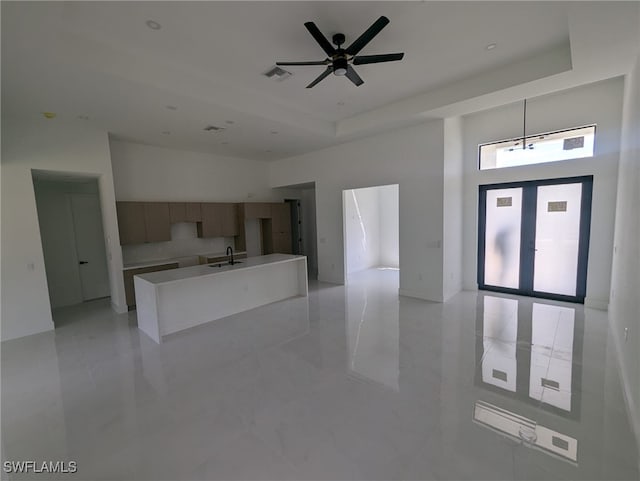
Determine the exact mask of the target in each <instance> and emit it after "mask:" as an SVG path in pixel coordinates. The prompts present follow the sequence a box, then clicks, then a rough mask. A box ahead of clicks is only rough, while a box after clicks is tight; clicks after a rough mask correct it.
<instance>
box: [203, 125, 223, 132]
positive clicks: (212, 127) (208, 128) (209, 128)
mask: <svg viewBox="0 0 640 481" xmlns="http://www.w3.org/2000/svg"><path fill="white" fill-rule="evenodd" d="M203 130H204V131H205V132H220V131H221V130H224V127H216V126H215V125H207V126H206V127H205V128H204V129H203Z"/></svg>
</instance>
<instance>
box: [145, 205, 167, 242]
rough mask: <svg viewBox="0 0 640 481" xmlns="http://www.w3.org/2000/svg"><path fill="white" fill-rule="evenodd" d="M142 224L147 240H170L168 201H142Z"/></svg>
mask: <svg viewBox="0 0 640 481" xmlns="http://www.w3.org/2000/svg"><path fill="white" fill-rule="evenodd" d="M144 226H145V229H146V231H147V242H165V241H170V240H171V217H170V215H169V203H168V202H145V203H144Z"/></svg>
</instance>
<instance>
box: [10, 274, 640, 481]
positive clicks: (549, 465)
mask: <svg viewBox="0 0 640 481" xmlns="http://www.w3.org/2000/svg"><path fill="white" fill-rule="evenodd" d="M397 288H398V272H397V271H391V270H370V271H365V272H362V273H358V274H356V275H354V276H353V277H352V278H351V279H350V282H349V284H348V285H347V286H335V285H328V284H321V283H313V284H312V285H311V292H310V295H309V298H308V299H307V298H298V299H291V300H287V301H283V302H279V303H276V304H271V305H268V306H264V307H261V308H259V309H255V310H253V311H249V312H246V313H242V314H239V315H235V316H231V317H228V318H224V319H220V320H218V321H215V322H212V323H210V324H208V325H203V326H199V327H197V328H194V329H191V330H188V331H184V332H182V333H179V334H176V335H173V336H169V337H168V338H167V339H166V342H165V343H164V344H162V345H157V344H155V343H154V342H153V341H151V340H150V339H147V338H146V337H145V336H144V335H143V334H141V333H140V332H139V331H138V330H137V329H136V327H135V326H136V325H135V313H134V312H132V313H129V314H124V315H116V314H114V313H113V312H111V311H110V309H109V305H108V302H105V301H98V302H94V303H88V304H85V305H83V306H80V307H77V308H72V309H65V310H62V311H60V312H58V313H57V316H58V319H59V320H60V321H61V322H60V323H59V326H60V328H59V329H57V330H56V331H55V332H52V333H45V334H40V335H36V336H31V337H28V338H23V339H18V340H15V341H9V342H6V343H3V345H2V456H3V459H2V460H3V461H5V460H36V461H45V460H46V461H48V460H52V461H57V460H60V461H70V460H74V461H77V463H78V472H77V473H76V474H75V475H71V474H59V475H57V477H56V475H51V476H44V477H43V475H34V474H29V475H13V477H10V478H9V479H33V478H37V479H82V480H85V479H94V478H100V479H127V480H134V479H150V480H151V479H152V480H161V479H256V480H257V479H259V480H269V479H274V480H275V479H335V480H337V479H381V480H382V479H476V480H477V479H606V480H613V479H635V480H637V479H638V460H637V452H638V451H637V448H636V444H635V441H634V438H633V435H632V434H631V432H630V428H629V425H628V420H627V416H626V411H625V407H624V404H623V400H622V393H621V389H620V384H619V379H618V372H617V367H616V363H615V359H614V356H613V352H612V351H613V349H612V348H610V345H609V344H608V340H607V332H608V331H607V319H606V313H603V312H599V311H594V310H590V309H584V308H583V307H582V306H578V305H571V304H563V303H557V302H551V301H540V300H532V299H525V298H518V297H513V296H501V295H496V294H493V293H491V294H490V295H489V294H488V293H487V294H485V293H475V292H463V293H461V294H459V295H457V296H456V297H455V298H454V299H452V300H451V301H449V302H447V303H444V304H436V303H429V302H423V301H419V300H415V299H409V298H399V297H398V295H397ZM3 479H4V478H3Z"/></svg>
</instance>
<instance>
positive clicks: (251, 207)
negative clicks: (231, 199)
mask: <svg viewBox="0 0 640 481" xmlns="http://www.w3.org/2000/svg"><path fill="white" fill-rule="evenodd" d="M242 206H243V208H244V219H271V204H269V203H267V202H245V203H244V204H243V205H242Z"/></svg>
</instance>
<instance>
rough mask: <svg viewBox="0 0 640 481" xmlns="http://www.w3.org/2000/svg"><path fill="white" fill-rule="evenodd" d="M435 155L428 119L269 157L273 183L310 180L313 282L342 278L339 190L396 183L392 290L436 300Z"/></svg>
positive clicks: (438, 160) (438, 179)
mask: <svg viewBox="0 0 640 481" xmlns="http://www.w3.org/2000/svg"><path fill="white" fill-rule="evenodd" d="M443 155H444V154H443V122H442V121H440V120H433V121H429V122H425V123H423V124H419V125H416V126H411V127H408V128H403V129H400V130H396V131H392V132H387V133H384V134H380V135H377V136H375V137H370V138H365V139H359V140H355V141H352V142H348V143H345V144H341V145H338V146H334V147H330V148H327V149H323V150H319V151H316V152H311V153H308V154H305V155H301V156H296V157H292V158H289V159H283V160H279V161H276V162H273V163H271V164H270V182H271V185H272V186H274V187H277V186H287V185H296V184H304V183H308V182H314V181H315V186H316V216H317V236H318V278H319V279H320V280H321V281H326V282H334V283H339V284H341V283H344V275H345V269H344V260H343V259H344V242H343V239H344V236H343V222H342V191H343V190H347V189H354V188H362V187H371V186H376V185H387V184H399V211H400V221H399V226H400V229H399V230H400V236H399V239H400V241H399V243H400V249H399V251H400V292H401V293H402V294H405V295H411V296H414V297H420V298H424V299H429V300H434V301H440V300H442V298H443V290H442V275H441V273H442V237H443V233H442V217H443V207H442V202H443V201H442V199H443V183H442V179H443ZM434 273H435V274H434Z"/></svg>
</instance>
